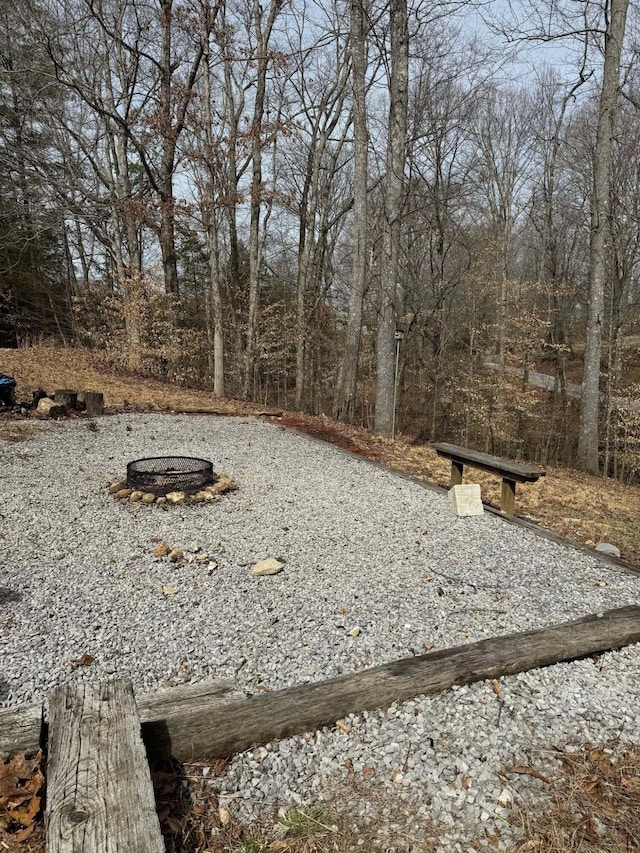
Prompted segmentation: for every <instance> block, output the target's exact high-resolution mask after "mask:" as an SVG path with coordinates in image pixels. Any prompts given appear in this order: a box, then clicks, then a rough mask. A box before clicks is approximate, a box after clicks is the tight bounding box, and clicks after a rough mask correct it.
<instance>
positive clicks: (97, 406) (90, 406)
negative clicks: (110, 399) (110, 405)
mask: <svg viewBox="0 0 640 853" xmlns="http://www.w3.org/2000/svg"><path fill="white" fill-rule="evenodd" d="M84 404H85V409H86V412H87V414H88V415H89V417H91V418H99V417H100V416H101V415H104V395H103V394H101V393H100V391H85V392H84Z"/></svg>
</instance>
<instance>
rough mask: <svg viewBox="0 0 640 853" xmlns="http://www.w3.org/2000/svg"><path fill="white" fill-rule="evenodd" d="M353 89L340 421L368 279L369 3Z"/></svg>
mask: <svg viewBox="0 0 640 853" xmlns="http://www.w3.org/2000/svg"><path fill="white" fill-rule="evenodd" d="M350 13H351V18H350V44H351V81H352V82H351V88H352V93H353V107H352V111H353V161H354V165H353V241H354V244H355V245H354V250H353V265H352V269H351V286H350V289H349V303H348V315H347V327H346V332H345V336H346V339H345V348H344V353H343V356H342V360H341V362H340V371H339V374H338V388H337V392H336V417H337V418H338V419H339V420H342V421H346V422H347V423H350V422H351V421H352V420H353V416H354V413H355V405H356V394H357V387H358V361H359V358H360V342H361V336H362V301H363V297H364V290H365V283H366V275H367V234H368V221H367V183H368V148H369V138H368V130H367V104H366V73H367V48H366V43H367V39H366V31H367V28H366V21H367V16H366V13H365V0H351V3H350Z"/></svg>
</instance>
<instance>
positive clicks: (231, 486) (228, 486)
mask: <svg viewBox="0 0 640 853" xmlns="http://www.w3.org/2000/svg"><path fill="white" fill-rule="evenodd" d="M237 488H238V486H237V485H236V484H235V483H234V482H233V480H232V479H231V477H228V476H227V475H226V474H219V475H218V479H217V480H216V481H215V483H213V484H212V485H211V486H207V487H206V489H205V491H206V492H209V494H211V495H222V494H224V493H225V492H233V491H235V490H236V489H237Z"/></svg>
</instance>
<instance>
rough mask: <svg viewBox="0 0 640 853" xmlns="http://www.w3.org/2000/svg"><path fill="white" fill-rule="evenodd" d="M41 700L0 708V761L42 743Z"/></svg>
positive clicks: (35, 748) (31, 749)
mask: <svg viewBox="0 0 640 853" xmlns="http://www.w3.org/2000/svg"><path fill="white" fill-rule="evenodd" d="M42 714H43V708H42V702H37V703H33V704H30V705H17V706H16V707H15V708H3V709H2V710H0V761H5V760H6V759H7V758H11V756H12V755H19V754H20V753H22V752H27V753H29V752H36V751H37V750H38V749H40V747H41V746H43V744H44V739H45V738H44V729H43V726H44V724H43V719H42Z"/></svg>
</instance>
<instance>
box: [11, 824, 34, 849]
mask: <svg viewBox="0 0 640 853" xmlns="http://www.w3.org/2000/svg"><path fill="white" fill-rule="evenodd" d="M35 828H36V825H35V822H32V823H30V824H29V826H25V827H23V828H22V829H19V830H18V831H17V832H13V833H12V834H11V838H12V839H14V840H15V841H17V842H18V843H19V844H20V843H22V842H23V841H26V840H27V838H28V837H29V836H30V835H31V833H32V832H33V830H34V829H35Z"/></svg>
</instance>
